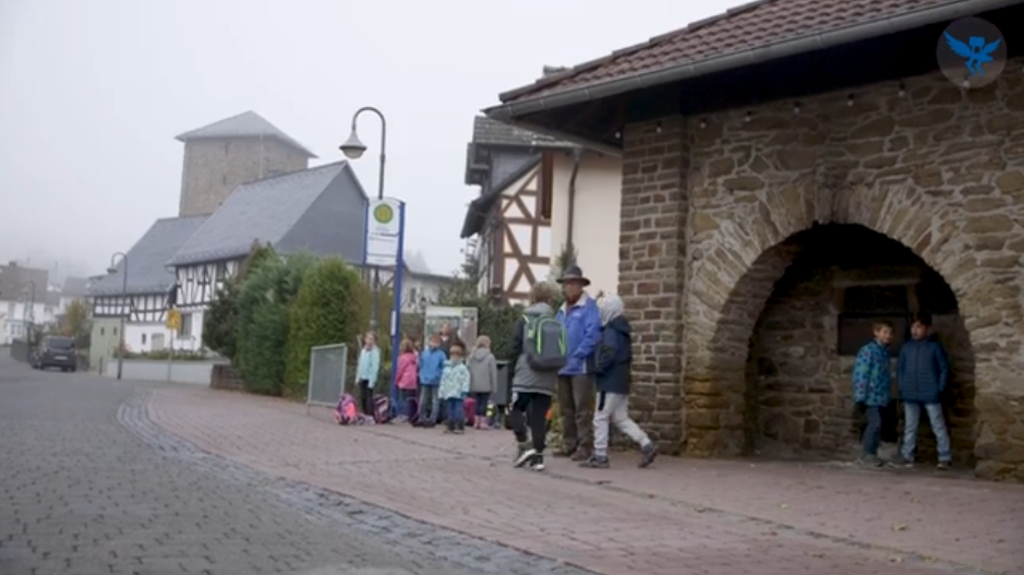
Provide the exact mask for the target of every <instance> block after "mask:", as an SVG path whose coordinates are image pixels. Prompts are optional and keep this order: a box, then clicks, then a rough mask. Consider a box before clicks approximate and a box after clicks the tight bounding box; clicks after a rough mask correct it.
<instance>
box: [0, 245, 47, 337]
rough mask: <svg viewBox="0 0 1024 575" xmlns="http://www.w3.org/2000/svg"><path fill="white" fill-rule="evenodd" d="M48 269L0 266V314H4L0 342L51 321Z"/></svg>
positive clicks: (25, 333) (15, 264)
mask: <svg viewBox="0 0 1024 575" xmlns="http://www.w3.org/2000/svg"><path fill="white" fill-rule="evenodd" d="M48 286H49V272H48V271H47V270H44V269H36V268H28V267H24V266H20V265H18V264H17V262H10V263H9V264H7V265H0V313H3V314H4V321H3V331H2V332H0V344H2V345H10V343H11V341H13V340H14V339H20V338H24V337H26V336H27V335H28V331H29V327H30V326H32V325H42V324H46V323H49V322H52V321H53V305H52V302H51V300H50V299H49V298H48V297H47V296H48V295H49V290H48Z"/></svg>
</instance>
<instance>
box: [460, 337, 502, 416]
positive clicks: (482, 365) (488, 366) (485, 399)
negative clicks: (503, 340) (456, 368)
mask: <svg viewBox="0 0 1024 575" xmlns="http://www.w3.org/2000/svg"><path fill="white" fill-rule="evenodd" d="M467 365H468V366H469V394H470V395H471V396H472V397H473V400H474V401H475V402H476V411H475V413H474V417H473V428H474V429H489V426H488V425H487V424H486V421H485V419H486V417H487V404H488V403H489V402H490V401H491V394H492V393H494V389H495V388H496V387H497V386H498V361H497V360H496V359H494V354H493V353H491V338H489V337H487V336H486V335H481V336H480V337H478V338H476V348H475V349H474V350H473V353H472V355H470V356H469V361H468V362H467Z"/></svg>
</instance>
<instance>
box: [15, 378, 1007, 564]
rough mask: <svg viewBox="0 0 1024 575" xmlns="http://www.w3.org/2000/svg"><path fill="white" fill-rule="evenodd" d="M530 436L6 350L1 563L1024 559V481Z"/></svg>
mask: <svg viewBox="0 0 1024 575" xmlns="http://www.w3.org/2000/svg"><path fill="white" fill-rule="evenodd" d="M512 447H513V446H512V442H511V438H510V434H508V433H504V432H491V431H487V432H479V431H476V432H475V431H473V430H469V431H468V432H467V435H465V436H446V435H442V434H441V433H440V432H439V431H438V430H420V429H410V428H408V427H401V426H372V427H338V426H335V425H333V424H332V423H331V422H330V414H329V412H328V411H327V410H322V409H315V410H314V412H313V414H312V416H307V415H306V409H305V407H304V406H300V405H296V404H292V403H288V402H284V401H280V400H274V399H268V398H259V397H253V396H247V395H243V394H238V393H230V392H215V391H210V390H206V389H202V388H196V387H189V386H158V385H150V384H141V383H137V382H120V383H119V382H113V381H110V380H100V379H98V378H96V377H94V376H90V375H88V374H63V373H56V372H54V373H46V374H41V373H39V372H31V371H29V370H28V369H27V368H25V367H23V366H21V365H19V364H14V363H12V362H11V361H10V360H9V359H7V358H0V458H2V462H3V464H2V466H0V573H3V574H4V575H6V574H8V573H12V574H20V573H26V574H29V573H32V574H42V573H74V574H83V575H88V574H92V573H97V574H98V573H133V572H134V573H140V574H149V573H153V574H162V573H210V574H220V573H229V574H233V573H303V574H306V575H311V574H313V573H316V574H317V575H321V574H322V575H335V574H339V575H340V574H349V573H366V574H367V575H370V574H371V573H374V574H377V575H399V574H402V575H405V574H408V573H414V574H426V573H431V574H434V573H438V574H439V573H445V574H454V575H458V574H462V573H513V574H514V573H523V574H531V575H534V574H536V575H544V574H549V573H550V574H555V573H557V574H584V573H602V574H605V575H626V574H629V575H634V574H647V575H704V574H707V575H733V574H736V575H739V574H744V575H746V574H750V573H756V574H758V575H774V574H783V573H785V574H801V573H807V574H811V573H814V574H818V573H835V574H837V575H861V574H864V575H867V574H872V575H874V574H877V573H885V574H887V575H889V574H893V575H902V574H915V575H925V574H940V573H964V574H986V575H990V574H1014V575H1019V574H1021V573H1024V486H1020V485H1006V484H993V483H985V482H978V481H974V480H971V479H969V478H965V477H964V476H963V474H961V475H957V474H951V475H940V474H937V473H935V472H932V471H930V470H929V471H915V472H895V471H884V472H878V471H870V472H868V471H858V470H851V469H849V468H846V467H839V466H825V465H810V464H806V465H798V464H793V463H772V462H760V461H758V462H749V461H746V462H736V461H691V460H681V459H673V458H668V457H665V458H662V459H659V460H658V461H657V462H656V463H655V465H654V466H652V468H650V469H647V470H638V469H636V468H635V467H634V465H633V463H634V455H632V454H619V453H613V469H610V470H587V469H579V468H578V467H576V466H575V465H573V464H571V463H569V462H567V461H564V460H554V459H549V461H548V471H547V472H545V473H542V474H540V473H533V472H530V471H526V470H517V469H512V468H511V467H510V463H509V461H510V458H511V452H512ZM343 567H344V568H350V570H348V571H346V570H342V569H341V568H343ZM363 567H377V568H396V569H400V570H398V571H384V570H378V571H359V570H358V569H359V568H363ZM316 568H324V569H325V570H315V571H314V570H313V569H316Z"/></svg>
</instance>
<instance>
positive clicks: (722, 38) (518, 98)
mask: <svg viewBox="0 0 1024 575" xmlns="http://www.w3.org/2000/svg"><path fill="white" fill-rule="evenodd" d="M956 3H957V2H951V1H950V0H758V1H756V2H751V3H749V4H744V5H742V6H738V7H735V8H731V9H729V10H728V11H727V12H725V13H724V14H721V15H718V16H713V17H711V18H707V19H704V20H701V21H698V22H694V23H692V24H690V25H688V26H686V27H685V28H681V29H679V30H675V31H673V32H669V33H667V34H662V35H661V36H656V37H654V38H651V39H650V40H648V41H647V42H643V43H640V44H637V45H634V46H630V47H628V48H623V49H621V50H616V51H615V52H612V53H611V54H610V55H608V56H605V57H602V58H598V59H596V60H591V61H589V62H585V63H583V64H579V65H577V66H574V67H572V68H570V69H569V70H567V71H565V72H562V73H560V74H553V75H549V76H546V77H543V78H541V79H539V80H537V81H536V82H534V83H533V84H530V85H527V86H523V87H521V88H516V89H514V90H510V91H508V92H505V93H503V94H501V95H500V96H499V98H500V99H501V101H502V103H506V104H508V103H513V102H523V101H527V100H533V99H536V98H540V97H542V96H549V95H552V94H555V93H559V92H566V91H569V90H572V89H576V88H582V87H584V86H586V87H590V86H594V85H597V84H601V83H604V82H609V81H614V80H620V79H625V78H628V77H630V76H633V75H636V74H642V73H649V72H654V71H658V70H662V69H668V68H677V67H680V66H683V65H687V64H690V65H697V64H700V63H702V62H705V61H708V60H712V59H716V58H720V57H723V56H728V55H731V54H738V53H742V52H744V51H748V50H753V49H758V48H766V47H769V46H772V45H774V44H779V43H781V42H785V41H789V40H795V39H798V38H801V37H813V36H815V35H818V34H823V33H826V32H832V31H836V30H840V29H843V28H847V27H852V26H857V25H862V24H866V23H869V22H874V21H885V20H887V19H890V18H893V17H895V16H900V15H903V14H907V13H910V12H914V11H918V10H924V9H928V8H933V7H936V6H940V5H943V4H956ZM960 3H962V4H969V3H970V2H964V1H962V0H961V2H960Z"/></svg>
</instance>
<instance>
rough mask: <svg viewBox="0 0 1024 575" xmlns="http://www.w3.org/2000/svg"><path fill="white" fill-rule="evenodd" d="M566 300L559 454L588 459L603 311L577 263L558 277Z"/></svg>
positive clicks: (561, 314)
mask: <svg viewBox="0 0 1024 575" xmlns="http://www.w3.org/2000/svg"><path fill="white" fill-rule="evenodd" d="M558 283H559V284H562V287H563V289H564V291H565V303H564V304H562V307H561V308H559V310H558V314H557V315H556V316H555V318H556V319H557V320H558V321H560V322H561V323H562V325H563V326H565V339H566V355H567V356H568V357H567V358H566V363H565V367H563V368H562V369H561V370H560V371H559V372H558V390H557V393H558V415H559V418H560V422H561V424H562V451H561V452H557V453H555V455H556V456H557V455H561V456H568V457H571V458H572V460H573V461H587V460H589V459H590V456H591V455H592V454H593V451H594V424H593V418H594V403H595V401H596V391H595V381H594V375H595V373H596V372H597V366H596V354H597V347H598V344H599V343H600V341H601V312H600V311H599V310H598V308H597V302H595V301H594V299H593V298H592V297H590V296H589V295H588V294H587V292H585V291H584V290H583V288H585V287H587V286H588V285H590V280H589V279H587V278H586V277H585V276H584V275H583V271H582V270H580V267H579V266H577V265H570V266H567V267H566V268H565V272H564V273H563V274H562V277H560V278H558Z"/></svg>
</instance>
